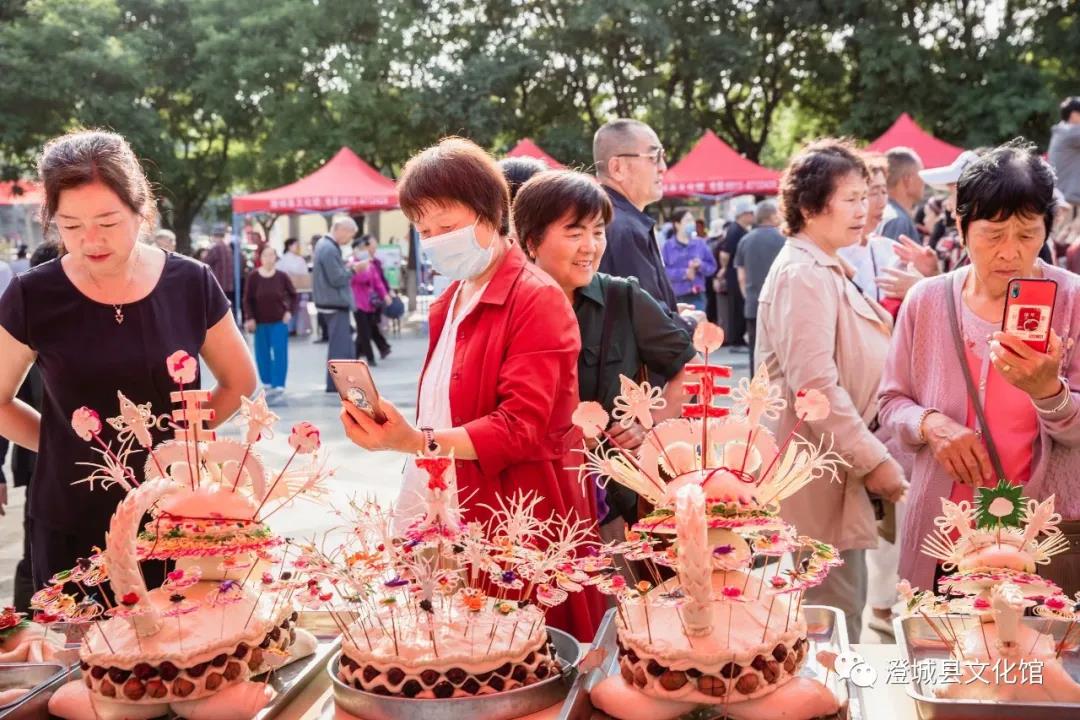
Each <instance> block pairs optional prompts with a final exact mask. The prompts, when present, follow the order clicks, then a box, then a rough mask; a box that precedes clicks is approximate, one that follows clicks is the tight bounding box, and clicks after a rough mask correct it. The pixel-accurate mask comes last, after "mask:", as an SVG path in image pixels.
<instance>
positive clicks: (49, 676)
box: [0, 663, 67, 718]
mask: <svg viewBox="0 0 1080 720" xmlns="http://www.w3.org/2000/svg"><path fill="white" fill-rule="evenodd" d="M66 671H67V668H66V667H64V666H63V665H57V664H53V663H0V690H10V689H11V688H27V690H28V692H27V693H26V694H25V695H23V696H22V697H21V698H19V699H18V700H15V701H14V702H10V703H7V704H6V705H0V718H17V717H21V716H23V715H24V714H25V713H28V712H33V708H36V707H37V706H38V705H40V704H41V703H42V702H43V701H42V700H41V699H40V698H39V697H38V696H39V695H40V694H41V691H42V690H44V689H45V688H47V687H48V686H49V685H51V684H52V683H54V682H56V680H57V679H59V678H62V677H63V676H64V673H65V672H66ZM48 702H49V701H48V698H46V699H45V700H44V703H45V704H48Z"/></svg>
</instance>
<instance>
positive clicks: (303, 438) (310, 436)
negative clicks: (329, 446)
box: [289, 422, 322, 455]
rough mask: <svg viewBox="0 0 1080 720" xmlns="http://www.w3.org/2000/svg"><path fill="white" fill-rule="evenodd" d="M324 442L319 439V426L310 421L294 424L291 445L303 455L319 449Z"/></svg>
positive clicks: (290, 437) (290, 436) (290, 438)
mask: <svg viewBox="0 0 1080 720" xmlns="http://www.w3.org/2000/svg"><path fill="white" fill-rule="evenodd" d="M321 444H322V442H321V440H320V439H319V428H317V427H315V426H314V425H312V424H311V423H309V422H299V423H296V424H295V425H293V427H292V432H291V433H290V434H289V447H291V448H292V449H293V450H295V451H296V452H298V453H300V454H301V455H307V454H309V453H313V452H315V451H316V450H318V449H319V445H321Z"/></svg>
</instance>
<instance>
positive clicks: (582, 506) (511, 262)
mask: <svg viewBox="0 0 1080 720" xmlns="http://www.w3.org/2000/svg"><path fill="white" fill-rule="evenodd" d="M398 198H399V201H400V203H401V208H402V210H403V211H404V212H405V214H406V215H407V216H408V217H409V219H410V220H412V222H413V223H414V224H415V226H416V229H417V231H418V232H419V234H420V243H421V245H422V246H423V248H424V251H425V252H426V253H427V255H428V258H429V259H430V260H431V263H432V265H433V266H434V268H435V270H436V271H438V272H439V273H441V274H443V275H446V276H447V277H448V278H450V279H451V280H452V281H453V283H452V284H451V285H450V286H449V287H448V288H447V289H446V291H445V292H443V294H442V295H440V296H439V298H438V299H437V300H436V301H435V302H434V303H432V305H431V309H430V312H429V316H428V320H429V328H430V344H429V347H428V354H427V359H426V361H425V363H424V369H423V371H422V373H421V376H420V389H419V399H418V410H417V421H418V423H417V424H418V426H419V427H414V426H413V425H412V424H411V423H409V421H408V420H406V419H405V418H404V417H403V416H402V415H401V413H400V412H399V411H398V410H397V408H396V407H394V406H393V404H391V403H389V402H387V401H385V400H384V401H383V402H382V407H383V409H384V411H385V412H386V415H387V418H388V419H387V421H386V422H385V423H383V424H381V425H379V424H376V423H375V422H373V421H372V420H371V419H370V418H369V417H368V416H367V415H365V414H364V413H362V412H360V411H358V410H356V409H355V408H353V407H352V406H350V405H349V404H347V403H346V404H344V409H343V411H342V414H341V419H342V423H343V424H344V426H345V431H346V434H347V435H348V436H349V438H350V439H351V440H352V441H353V442H354V443H356V444H357V445H359V446H361V447H363V448H366V449H368V450H387V449H388V450H397V451H399V452H404V453H409V454H410V455H412V456H413V458H414V459H415V456H416V454H417V453H420V452H422V451H425V450H426V451H429V452H435V453H437V454H439V455H449V454H450V453H451V452H452V453H453V456H454V460H455V462H454V465H455V470H456V475H457V486H458V494H459V497H460V498H461V499H462V500H464V501H465V515H464V517H465V519H466V520H486V519H488V517H490V514H491V513H490V511H489V510H488V509H487V508H486V507H484V506H491V507H499V501H500V499H509V498H510V497H512V496H513V495H514V494H515V493H518V492H533V493H535V494H536V495H537V497H539V498H540V500H541V502H540V505H539V507H538V515H539V516H540V517H554V518H559V519H569V518H571V517H574V516H576V517H577V518H578V519H585V520H590V521H595V519H596V518H595V510H594V508H593V507H591V506H590V503H589V500H587V499H586V498H585V496H584V495H583V493H582V491H581V488H580V487H579V485H578V483H577V480H576V478H575V477H574V476H573V475H571V474H569V473H568V472H567V471H566V470H564V466H565V465H567V464H568V463H565V462H564V459H565V457H566V455H567V453H568V451H569V450H570V449H571V447H572V445H574V444H575V441H576V439H577V437H578V436H577V434H576V432H575V431H574V429H573V426H572V424H571V422H570V415H571V413H573V411H574V408H575V406H576V405H577V401H578V391H577V357H578V353H579V352H580V351H581V339H580V335H579V333H578V327H577V321H576V319H575V317H574V312H573V309H572V308H571V307H570V303H569V302H568V301H567V299H566V295H565V294H564V293H563V292H562V291H561V290H560V289H559V287H558V285H556V284H555V283H554V282H553V281H552V280H551V279H550V278H549V277H548V276H547V274H546V273H544V272H543V271H541V270H538V269H537V268H536V267H534V266H533V265H532V264H531V263H529V262H527V260H526V258H525V254H524V253H523V252H522V251H521V249H520V248H519V247H518V246H517V245H516V244H514V243H513V242H512V241H511V240H510V238H509V237H508V232H507V229H506V228H507V225H508V220H509V211H510V209H509V205H510V195H509V190H508V189H507V185H506V181H505V179H504V178H503V174H502V172H501V171H500V170H499V166H498V165H497V164H496V163H495V161H494V160H493V159H492V158H491V156H490V155H488V154H487V152H485V151H484V150H483V149H481V148H480V147H478V146H477V145H475V144H474V143H472V142H470V141H468V140H464V139H461V138H447V139H445V140H443V141H442V142H440V143H439V144H437V145H435V146H433V147H430V148H428V149H426V150H424V151H422V152H421V153H419V154H418V155H416V156H415V157H413V158H412V159H411V160H410V161H409V162H408V164H407V165H406V166H405V170H404V172H403V173H402V176H401V179H400V180H399V182H398ZM425 483H426V477H425V476H424V475H423V473H421V472H420V471H418V470H417V468H416V467H415V465H414V462H413V460H410V461H409V462H408V464H407V465H406V468H405V476H404V479H403V482H402V489H401V494H400V496H399V498H398V503H397V506H396V512H397V514H398V517H399V519H401V518H408V517H409V516H412V515H415V514H418V513H419V512H420V510H421V508H420V504H421V495H420V489H421V488H422V487H424V484H425ZM596 600H597V598H596V597H595V596H593V595H591V594H590V595H586V594H576V595H572V596H571V599H570V601H569V602H567V603H565V604H563V605H560V606H559V607H556V608H554V609H553V610H551V611H549V613H548V621H549V623H550V624H552V625H555V626H556V627H561V628H563V629H566V630H568V631H570V632H572V633H574V634H575V635H576V636H577V637H578V638H579V639H582V640H586V639H589V638H591V637H592V635H593V633H594V632H595V630H596V625H597V623H598V622H599V619H600V615H599V614H598V612H597V611H598V610H600V606H599V603H597V602H596Z"/></svg>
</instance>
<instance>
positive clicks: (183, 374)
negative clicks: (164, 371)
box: [165, 350, 199, 385]
mask: <svg viewBox="0 0 1080 720" xmlns="http://www.w3.org/2000/svg"><path fill="white" fill-rule="evenodd" d="M165 365H166V367H167V368H168V370H169V377H171V378H172V379H173V382H174V383H176V384H177V385H190V384H192V383H193V382H195V374H196V373H197V372H198V371H199V361H198V360H196V359H195V358H193V357H192V356H191V354H190V353H188V352H187V351H185V350H177V351H176V352H174V353H173V354H172V355H170V356H169V357H168V358H167V359H166V360H165Z"/></svg>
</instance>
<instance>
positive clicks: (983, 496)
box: [975, 480, 1024, 530]
mask: <svg viewBox="0 0 1080 720" xmlns="http://www.w3.org/2000/svg"><path fill="white" fill-rule="evenodd" d="M1023 508H1024V489H1023V487H1021V486H1020V485H1010V484H1009V483H1007V482H1006V481H1004V480H999V481H998V484H997V485H995V486H994V487H992V488H985V487H984V488H979V489H978V490H977V491H976V496H975V526H976V527H978V528H984V529H987V530H994V529H998V528H1005V527H1013V528H1018V527H1020V524H1021V518H1022V516H1023Z"/></svg>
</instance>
